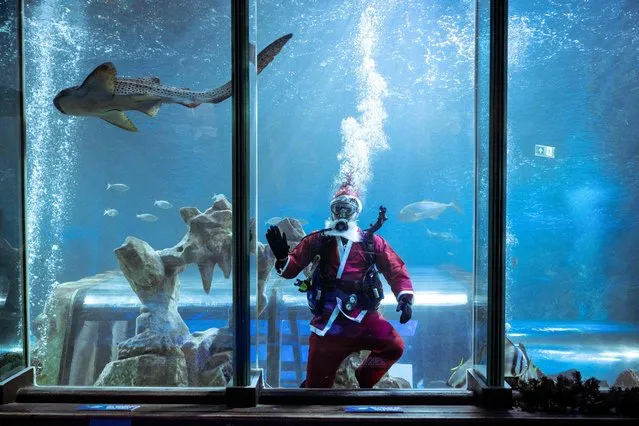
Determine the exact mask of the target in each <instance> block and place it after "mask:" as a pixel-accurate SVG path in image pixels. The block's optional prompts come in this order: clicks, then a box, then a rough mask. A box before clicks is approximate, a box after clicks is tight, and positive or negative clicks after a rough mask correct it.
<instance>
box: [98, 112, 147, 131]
mask: <svg viewBox="0 0 639 426" xmlns="http://www.w3.org/2000/svg"><path fill="white" fill-rule="evenodd" d="M98 117H100V118H101V119H103V120H104V121H108V122H109V123H111V124H113V125H115V126H118V127H119V128H121V129H124V130H128V131H129V132H137V131H138V128H137V127H135V124H133V122H132V121H131V120H129V117H127V116H126V114H124V113H123V112H122V111H117V110H112V111H107V112H104V113H102V114H100V115H98Z"/></svg>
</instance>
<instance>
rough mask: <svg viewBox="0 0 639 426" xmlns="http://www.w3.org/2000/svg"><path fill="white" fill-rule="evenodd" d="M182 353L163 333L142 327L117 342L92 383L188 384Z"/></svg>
mask: <svg viewBox="0 0 639 426" xmlns="http://www.w3.org/2000/svg"><path fill="white" fill-rule="evenodd" d="M188 384H189V383H188V373H187V367H186V360H185V358H184V354H183V353H182V350H181V349H180V347H179V346H177V345H175V343H174V342H173V341H172V340H171V339H170V338H169V337H167V336H162V335H158V334H155V333H154V332H153V331H151V330H145V331H144V332H142V333H140V334H136V335H135V336H133V337H132V338H130V339H127V340H125V341H124V342H121V343H120V344H119V345H118V360H117V361H112V362H110V363H108V364H107V365H106V367H104V370H102V373H101V374H100V377H98V380H96V382H95V385H96V386H188Z"/></svg>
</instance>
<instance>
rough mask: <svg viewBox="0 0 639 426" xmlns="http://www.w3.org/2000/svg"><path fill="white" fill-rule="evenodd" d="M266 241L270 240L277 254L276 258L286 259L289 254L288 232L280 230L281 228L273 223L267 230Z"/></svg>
mask: <svg viewBox="0 0 639 426" xmlns="http://www.w3.org/2000/svg"><path fill="white" fill-rule="evenodd" d="M266 241H268V245H269V247H271V251H273V254H274V255H275V258H276V259H277V260H280V261H285V260H286V258H287V256H288V249H289V247H288V243H287V242H286V232H280V228H278V227H277V226H275V225H272V226H271V227H270V228H268V231H266Z"/></svg>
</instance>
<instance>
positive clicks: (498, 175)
mask: <svg viewBox="0 0 639 426" xmlns="http://www.w3.org/2000/svg"><path fill="white" fill-rule="evenodd" d="M16 1H17V2H18V4H19V7H18V10H19V11H20V15H19V20H22V19H23V16H22V10H23V7H24V0H16ZM250 1H254V2H256V1H257V0H233V7H232V16H231V20H232V32H233V35H232V40H233V45H232V53H231V54H232V58H233V60H232V75H233V82H237V81H240V84H234V85H233V108H232V110H233V118H232V120H233V139H232V144H233V160H232V165H233V198H234V208H233V231H234V238H233V253H234V256H235V257H234V259H235V260H234V262H233V270H232V276H233V295H234V311H233V320H234V321H235V325H234V326H235V327H236V328H235V333H234V344H235V346H234V365H235V368H234V372H233V383H234V386H231V387H227V388H226V390H224V389H219V388H184V389H170V388H124V389H123V388H96V387H64V388H61V387H47V386H40V387H36V386H33V387H30V388H27V389H23V391H22V399H23V400H25V401H29V402H36V401H41V402H44V401H50V400H52V399H55V400H56V401H57V402H87V403H88V402H102V403H104V402H115V403H122V402H126V403H131V402H135V403H155V404H157V403H164V402H166V403H172V404H175V403H191V404H198V403H202V404H212V403H216V402H223V401H227V402H228V393H229V392H228V390H229V389H230V388H237V389H240V390H241V389H242V388H244V389H252V388H253V389H254V388H255V387H259V385H260V383H259V381H256V380H255V377H254V376H253V377H251V373H252V372H251V371H250V342H251V338H252V336H251V330H250V319H251V311H250V288H251V286H250V279H251V278H250V274H249V270H250V260H249V256H250V252H251V247H250V243H249V209H250V201H251V197H252V194H251V193H250V182H249V179H250V167H251V161H250V140H249V139H250V137H249V135H250V134H251V133H250V128H249V126H250V105H251V100H250V99H249V72H248V71H249V64H248V56H247V54H248V40H249V32H250V26H249V2H250ZM476 2H477V3H479V2H489V3H490V7H491V18H490V26H491V43H490V61H491V70H493V64H494V65H495V66H496V67H497V68H496V70H497V74H500V76H499V75H495V73H494V72H493V71H491V76H490V93H491V107H490V108H489V110H490V111H489V121H490V123H491V136H490V138H489V149H490V150H491V152H492V153H495V152H496V151H500V150H502V148H504V147H505V115H506V110H505V93H506V82H505V74H506V57H505V52H506V44H505V43H506V35H507V34H506V31H507V25H505V24H507V22H505V21H504V22H502V21H498V22H496V21H495V20H497V19H506V17H507V4H508V1H507V0H476ZM477 3H476V4H477ZM500 17H501V18H500ZM493 28H496V29H497V33H498V35H497V36H495V37H493ZM258 30H259V29H258ZM476 31H477V28H476ZM19 37H22V35H21V34H19ZM19 43H20V44H21V43H22V39H21V40H19ZM19 61H20V64H21V67H20V68H21V70H22V69H23V66H24V57H23V55H22V52H20V55H19ZM500 67H501V68H500ZM20 80H21V81H20V84H21V86H23V85H24V76H23V75H22V74H21V76H20ZM500 94H501V95H500ZM493 96H495V98H494V99H495V101H496V102H497V104H493V103H492V100H493ZM499 96H502V98H503V99H501V101H499ZM23 102H24V100H23V99H21V107H22V110H24V108H23V107H24V105H23ZM23 127H24V124H23ZM476 143H477V138H476ZM23 144H24V130H23ZM502 157H503V156H502ZM24 160H25V158H24V150H23V163H24ZM489 175H491V185H490V188H489V192H490V194H491V195H490V196H491V200H492V201H491V202H493V203H499V202H501V203H502V204H503V203H505V200H504V199H503V195H500V194H502V192H503V194H505V190H504V185H505V158H501V159H500V158H499V157H495V158H494V159H493V161H491V166H490V171H489ZM22 191H23V192H24V188H22ZM495 206H496V207H495ZM495 206H493V207H492V208H489V210H488V212H487V214H488V218H489V222H490V223H492V225H490V226H492V228H491V229H492V234H490V235H489V246H488V258H489V262H488V263H489V270H492V275H491V273H489V282H488V286H489V290H488V315H489V317H490V318H489V321H488V332H489V333H492V335H493V337H492V338H489V339H488V341H489V349H488V350H489V357H488V360H487V370H488V372H489V374H488V376H489V384H490V383H492V385H491V388H502V387H504V382H503V368H500V366H501V367H503V336H504V303H503V300H501V299H500V298H503V291H504V288H503V287H504V282H503V279H504V272H503V253H505V241H504V238H503V237H504V235H503V232H504V229H505V215H504V212H503V207H502V208H501V210H500V208H499V206H498V205H497V204H495ZM475 208H476V207H475ZM24 214H25V212H24V206H23V211H22V215H23V218H24ZM491 237H494V238H491ZM475 239H476V236H475ZM474 246H476V241H475V242H474ZM475 249H476V247H475ZM22 256H23V259H22V262H23V264H24V262H25V260H26V259H25V253H24V251H23V253H22ZM491 268H492V269H491ZM26 290H27V283H26V280H25V282H24V283H23V291H25V293H24V294H25V297H24V298H23V300H22V304H23V314H24V318H25V320H26V318H27V311H26V307H27V306H28V303H27V297H26V295H27V294H28V293H27V292H26ZM491 311H492V312H491ZM491 318H492V319H491ZM491 330H492V331H491ZM500 337H501V338H500ZM24 345H25V348H24V349H25V351H27V354H28V330H27V329H26V328H25V338H24ZM27 360H28V356H27ZM27 365H28V364H27ZM32 368H33V367H27V370H29V369H32ZM491 371H492V372H493V373H492V374H491V373H490V372H491ZM495 371H496V374H495ZM475 392H476V391H475ZM233 393H234V394H235V392H233ZM246 395H247V394H245V393H242V392H239V393H238V394H236V396H235V397H236V398H238V397H239V398H240V399H241V398H246ZM257 396H258V398H257V399H255V400H253V401H248V402H249V404H250V405H255V404H257V403H258V401H259V403H260V404H293V405H299V404H328V405H331V404H339V405H343V404H357V403H360V404H375V403H380V404H385V405H387V404H403V405H411V404H424V403H445V404H459V405H474V404H475V403H476V399H475V398H474V397H473V393H472V392H470V391H469V390H467V391H466V392H464V391H463V390H450V391H448V390H445V389H444V390H441V389H438V390H428V389H419V390H417V389H413V390H365V391H362V390H342V389H328V390H319V389H263V390H261V391H258V392H257Z"/></svg>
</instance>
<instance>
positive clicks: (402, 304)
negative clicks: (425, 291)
mask: <svg viewBox="0 0 639 426" xmlns="http://www.w3.org/2000/svg"><path fill="white" fill-rule="evenodd" d="M412 304H413V295H412V294H402V295H401V296H400V297H399V300H398V301H397V309H395V312H399V311H402V315H401V316H400V317H399V322H400V324H406V323H407V322H408V321H409V320H410V318H411V317H412V316H413V308H412V307H411V305H412Z"/></svg>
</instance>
